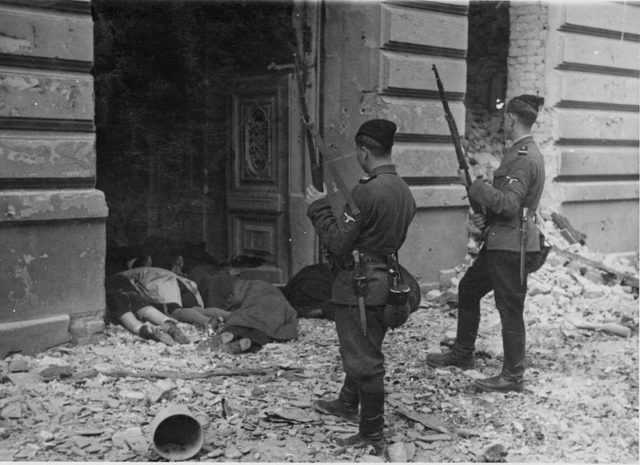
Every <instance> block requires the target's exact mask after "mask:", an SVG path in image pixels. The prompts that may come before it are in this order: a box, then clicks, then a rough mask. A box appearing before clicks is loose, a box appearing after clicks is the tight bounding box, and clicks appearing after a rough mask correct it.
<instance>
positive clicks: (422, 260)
mask: <svg viewBox="0 0 640 465" xmlns="http://www.w3.org/2000/svg"><path fill="white" fill-rule="evenodd" d="M498 4H500V5H502V6H501V7H505V4H506V6H507V7H508V8H509V31H510V32H509V34H510V40H509V46H508V53H507V63H506V65H505V70H504V71H505V76H504V80H505V85H506V89H505V95H504V97H506V99H509V98H510V97H513V96H515V95H517V94H521V93H533V94H536V93H538V94H540V95H543V96H544V97H545V102H546V103H545V108H544V110H543V112H542V114H541V117H540V121H539V124H538V125H537V126H536V128H535V134H534V137H535V138H536V139H537V141H538V142H539V144H540V146H541V148H542V151H543V152H544V154H545V158H546V161H547V167H548V173H549V176H548V184H547V186H546V192H545V197H544V200H543V201H544V204H545V206H547V207H548V208H551V209H553V210H555V211H558V212H560V213H562V214H563V215H565V216H567V217H568V218H569V219H570V220H571V222H572V223H573V224H574V225H575V226H576V227H577V228H578V229H581V230H583V231H584V232H586V233H587V235H588V244H589V246H590V247H591V248H593V249H594V250H599V251H603V252H624V251H637V250H638V172H639V169H638V159H639V148H638V141H639V139H640V137H639V134H638V131H639V129H638V128H639V120H638V117H639V112H640V111H639V104H638V103H639V102H638V98H639V90H638V89H639V79H640V63H639V60H640V58H639V56H640V54H639V53H638V52H639V50H640V48H639V43H640V7H639V6H638V5H637V4H634V3H632V2H622V3H620V2H606V3H605V2H594V3H589V4H577V3H573V2H570V3H566V4H562V3H555V2H552V3H544V2H526V3H524V2H522V3H521V2H513V3H510V4H509V3H506V2H497V3H496V5H498ZM291 11H292V17H291V20H292V23H293V26H294V29H295V31H296V32H297V34H298V35H299V41H298V43H299V44H300V46H301V49H300V50H299V52H300V54H301V56H302V57H303V60H304V62H305V64H306V65H307V66H308V69H309V73H308V75H307V81H306V84H307V87H306V90H305V94H306V97H307V100H308V103H309V107H310V110H311V113H312V117H313V118H314V120H315V121H316V122H317V123H318V127H319V129H320V131H321V133H322V135H323V136H324V138H325V140H326V141H327V143H328V144H329V145H330V146H331V147H333V148H334V149H335V152H336V158H335V163H336V164H337V165H338V168H339V171H340V172H342V173H343V174H344V176H345V180H346V182H347V184H349V183H354V182H356V180H357V179H358V177H359V176H360V175H361V173H360V170H359V167H358V166H357V164H356V162H355V160H354V157H350V156H349V154H350V153H351V152H352V149H353V132H354V131H355V129H356V128H357V127H358V126H359V124H360V123H362V122H363V121H365V120H366V119H369V118H374V117H382V118H390V119H393V120H394V121H396V122H397V123H398V127H399V131H398V135H397V138H396V141H397V142H396V144H395V148H394V159H395V162H396V163H397V165H398V167H399V171H400V174H401V175H402V176H403V177H405V179H407V181H408V182H409V184H410V186H411V189H412V192H413V194H414V196H415V198H416V201H417V204H418V207H419V211H418V214H417V217H416V220H415V222H414V224H413V225H412V228H411V230H410V232H409V236H408V238H407V241H406V243H405V246H404V247H403V249H402V250H401V251H400V260H401V262H403V264H405V266H406V267H407V268H408V269H409V270H411V271H412V272H413V273H414V274H416V275H417V276H418V277H419V278H420V279H421V281H422V282H423V283H429V282H432V281H436V280H437V276H438V272H439V270H441V269H446V268H451V267H453V266H455V265H456V264H458V263H460V261H461V260H462V258H463V256H464V255H465V252H466V229H465V224H464V223H465V216H466V213H467V209H468V204H467V200H466V199H465V198H464V189H463V188H462V187H460V186H459V185H456V184H455V180H456V170H457V163H456V159H455V154H454V150H453V147H452V145H451V141H450V135H449V129H448V125H447V123H446V120H445V117H444V114H443V111H442V105H441V102H440V100H439V96H438V93H437V87H436V82H435V79H434V74H433V71H432V66H433V65H436V66H437V68H438V70H439V73H440V76H441V77H442V79H443V82H444V84H445V89H446V92H447V97H448V100H449V105H450V107H451V109H452V112H453V114H454V116H455V118H456V121H457V123H458V129H459V132H460V134H461V135H464V134H465V129H466V125H465V113H466V109H465V104H464V101H465V95H466V94H467V93H468V88H467V82H468V79H467V70H468V66H467V61H466V60H467V50H468V43H469V40H473V37H471V38H470V37H469V28H468V11H469V10H468V5H467V4H465V3H460V2H451V3H448V2H431V1H401V0H399V1H388V2H379V3H377V2H371V3H361V2H329V1H327V2H312V1H308V2H304V1H297V0H296V1H294V2H292V3H291ZM94 20H95V18H93V17H92V15H91V4H90V2H89V0H58V1H56V2H42V1H37V0H0V66H1V70H0V98H1V99H2V101H1V103H2V104H1V105H0V148H1V150H0V177H2V184H0V236H1V237H2V243H3V247H2V249H1V251H0V254H1V256H0V263H2V265H0V266H1V268H2V274H1V275H0V340H1V341H2V343H1V344H0V356H1V355H6V354H7V353H11V352H13V351H25V352H37V351H40V350H42V349H44V348H46V347H49V346H52V345H55V344H59V343H62V342H65V341H67V340H74V341H77V342H82V341H84V340H88V339H90V338H91V336H92V335H94V334H97V333H99V332H100V331H101V330H102V328H103V326H104V322H103V321H104V312H105V296H104V288H103V280H104V275H105V255H106V243H107V238H106V226H105V224H106V219H107V216H108V215H109V209H108V208H107V205H109V207H110V208H111V207H113V208H116V209H117V204H116V203H113V204H110V199H109V198H106V199H105V196H104V194H103V193H102V191H100V190H97V189H96V187H95V186H96V176H98V177H99V176H100V174H99V173H98V174H96V153H97V156H98V157H100V156H101V155H100V144H99V143H98V147H97V148H96V137H95V132H96V128H95V125H94V113H95V105H96V101H95V97H94V87H93V86H94V80H93V76H92V74H91V71H92V63H93V61H94V47H93V45H94V44H93V27H94ZM190 33H191V34H193V31H190ZM205 43H207V42H205ZM212 46H215V44H212ZM265 53H266V52H265ZM273 69H277V70H278V72H277V73H272V74H271V75H269V76H246V79H239V80H237V82H236V81H234V85H236V89H235V90H233V91H230V92H229V95H230V100H229V106H228V111H229V114H228V115H227V114H226V113H223V112H222V109H224V108H227V107H225V106H216V109H215V111H211V112H210V113H208V114H210V115H214V116H215V117H216V118H217V119H219V120H220V121H224V122H228V123H229V124H231V126H232V127H230V128H226V127H225V128H224V131H219V132H220V133H225V134H227V133H228V134H229V140H228V141H224V143H223V144H222V146H224V147H231V148H232V150H231V151H230V153H231V155H230V156H229V160H227V161H226V162H225V163H227V165H226V167H225V173H226V179H225V178H224V177H223V178H215V179H213V180H212V181H211V184H210V185H209V187H208V188H206V189H204V191H205V193H204V195H205V197H206V196H207V195H208V196H209V197H210V196H211V192H215V198H214V199H210V201H209V200H206V198H205V200H198V201H197V202H195V203H193V202H192V205H196V207H194V208H193V209H192V210H193V211H196V213H197V215H200V216H197V215H196V217H195V220H194V221H190V222H189V225H190V226H189V228H190V229H189V230H188V231H184V233H185V235H189V237H191V236H197V237H201V238H202V240H203V242H205V243H206V246H207V248H208V250H210V251H214V249H216V247H219V246H220V244H225V248H224V250H219V249H218V250H216V252H217V253H220V254H221V255H224V254H227V255H228V254H230V253H243V252H246V251H256V252H259V253H262V254H263V256H265V257H267V263H266V264H265V265H264V266H263V267H262V268H260V269H257V270H254V272H255V273H257V274H255V276H256V277H264V278H265V279H269V280H270V281H272V282H274V283H282V282H285V281H286V280H287V279H288V278H289V277H291V276H292V274H293V273H295V272H296V271H297V270H299V269H300V268H301V267H303V266H305V265H308V264H311V263H313V262H315V261H317V260H319V259H320V253H319V249H318V247H317V243H316V242H315V240H314V238H313V231H312V229H311V226H310V224H309V223H308V221H307V220H306V218H305V216H304V209H305V204H304V187H305V185H306V184H307V183H309V182H310V172H309V166H308V161H307V160H308V158H307V157H306V154H305V151H306V150H307V148H306V145H305V143H304V136H303V130H302V125H301V124H300V113H299V109H298V107H297V102H298V100H297V95H296V92H297V91H296V87H295V80H294V79H293V75H292V74H291V73H290V71H287V69H289V70H290V69H291V66H290V64H287V63H275V64H274V67H273ZM265 72H266V71H265ZM499 81H500V78H499V76H498V78H497V81H496V82H497V83H499ZM203 86H204V87H205V88H207V89H209V88H210V87H207V86H210V84H203ZM227 87H229V88H231V86H227ZM498 88H499V86H497V87H496V88H495V89H498ZM495 89H494V90H495ZM207 95H208V96H207V97H206V98H205V99H204V100H206V99H210V94H207ZM491 95H492V98H493V97H495V95H498V94H495V93H492V94H491ZM217 103H218V101H216V104H217ZM225 111H226V110H225ZM227 116H228V117H227ZM247 122H249V123H252V126H250V127H245V126H243V125H246V123H247ZM227 129H228V131H227ZM206 130H207V129H205V131H206ZM211 130H212V131H215V130H216V128H215V127H212V128H211ZM256 131H257V133H258V136H261V137H262V136H264V137H262V138H261V137H257V138H256V139H252V137H254V136H255V134H256ZM260 131H266V132H263V133H260ZM245 136H246V137H245ZM263 140H268V141H269V142H268V143H267V144H264V145H263V146H261V145H260V143H261V141H263ZM205 147H206V145H205ZM260 147H263V148H264V149H265V153H260V154H258V156H257V157H256V158H252V156H255V155H256V149H257V148H260ZM245 149H246V150H247V151H246V152H243V150H245ZM205 150H206V148H205ZM102 156H106V155H102ZM204 156H205V158H206V157H208V156H209V155H208V154H205V155H204ZM218 161H219V160H218ZM205 165H206V161H205ZM325 175H326V179H327V180H328V181H330V180H331V178H330V175H329V174H328V173H325ZM206 176H210V173H209V174H207V175H204V176H202V178H206ZM194 179H200V178H199V177H195V178H194ZM201 187H202V186H195V187H194V191H197V190H198V189H199V188H201ZM205 187H206V186H205ZM156 194H157V193H156ZM149 198H153V196H151V195H150V196H149ZM332 200H333V202H334V204H335V206H336V207H338V206H339V204H340V203H341V202H342V200H341V198H340V196H339V195H337V194H336V195H332ZM207 202H209V203H215V204H216V205H218V206H220V205H222V206H223V207H224V208H222V209H220V208H219V209H218V210H217V211H216V215H217V216H215V218H216V221H215V224H214V223H213V222H211V220H210V218H211V216H210V215H209V216H208V215H207V211H206V208H207ZM157 217H158V215H155V218H156V220H157ZM220 218H223V219H225V221H227V223H228V224H227V225H225V226H224V227H221V226H220V225H221V224H222V223H221V220H220ZM193 225H202V229H201V230H195V229H193V228H194V226H193ZM147 226H148V228H147V229H149V228H150V226H149V225H147ZM198 227H200V226H198ZM151 229H152V228H151ZM174 233H175V231H174ZM178 234H180V231H178ZM227 244H228V245H227Z"/></svg>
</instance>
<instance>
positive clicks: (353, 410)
mask: <svg viewBox="0 0 640 465" xmlns="http://www.w3.org/2000/svg"><path fill="white" fill-rule="evenodd" d="M359 403H360V395H359V392H358V382H357V380H356V379H355V378H354V377H352V376H349V375H346V376H345V378H344V384H343V385H342V389H340V394H339V395H338V398H337V399H334V400H317V401H315V402H314V403H313V408H315V409H316V410H317V411H318V412H320V413H325V414H327V415H335V416H338V417H342V418H344V419H345V420H347V421H349V422H351V423H356V422H357V421H358V404H359Z"/></svg>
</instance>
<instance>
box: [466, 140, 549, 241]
mask: <svg viewBox="0 0 640 465" xmlns="http://www.w3.org/2000/svg"><path fill="white" fill-rule="evenodd" d="M544 179H545V172H544V158H543V156H542V154H541V153H540V150H539V149H538V147H537V146H536V144H535V142H534V141H533V137H532V136H530V135H529V136H525V137H523V138H521V139H519V140H517V141H516V142H515V143H514V144H513V145H512V146H511V147H510V148H509V149H508V150H507V151H506V152H505V154H504V156H503V158H502V162H501V163H500V166H499V167H498V169H497V170H496V171H495V173H494V175H493V185H491V184H488V183H486V182H484V181H482V180H480V179H477V180H476V181H474V182H473V184H472V185H471V187H470V188H469V197H470V198H471V199H472V200H474V201H476V202H477V203H479V204H480V205H482V206H483V207H486V209H487V225H488V226H487V231H486V242H485V243H486V248H487V250H509V251H514V252H518V251H519V250H520V212H521V209H522V208H523V207H528V208H529V214H528V217H529V222H528V229H527V231H528V232H527V248H526V250H527V252H537V251H539V250H540V238H539V235H538V233H537V230H536V225H535V212H536V210H537V208H538V204H539V203H540V196H541V195H542V189H543V187H544Z"/></svg>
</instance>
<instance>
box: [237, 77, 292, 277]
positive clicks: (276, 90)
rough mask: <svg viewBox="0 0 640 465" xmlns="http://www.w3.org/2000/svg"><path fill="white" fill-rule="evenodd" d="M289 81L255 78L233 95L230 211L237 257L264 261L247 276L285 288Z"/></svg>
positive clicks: (288, 254)
mask: <svg viewBox="0 0 640 465" xmlns="http://www.w3.org/2000/svg"><path fill="white" fill-rule="evenodd" d="M288 95H289V79H288V77H287V76H266V77H253V78H247V79H244V80H242V81H241V82H239V83H238V86H237V88H236V91H235V92H234V94H233V96H232V125H233V156H232V157H231V158H232V159H231V160H230V161H229V164H228V169H229V172H228V176H227V179H228V181H227V212H228V215H229V216H228V219H229V222H228V228H229V246H230V249H231V250H230V255H231V256H232V257H239V256H248V257H255V258H259V259H261V260H264V262H263V263H262V264H261V265H260V266H258V267H247V268H245V269H244V270H243V274H242V276H243V277H245V278H247V279H263V280H265V281H268V282H271V283H274V284H284V283H286V281H287V280H288V279H289V277H290V276H289V272H290V257H291V251H290V242H291V241H290V240H289V238H290V231H289V205H288V204H289V202H288V195H289V193H288V168H289V164H288V158H289V148H288V128H289V121H288V113H289V112H288Z"/></svg>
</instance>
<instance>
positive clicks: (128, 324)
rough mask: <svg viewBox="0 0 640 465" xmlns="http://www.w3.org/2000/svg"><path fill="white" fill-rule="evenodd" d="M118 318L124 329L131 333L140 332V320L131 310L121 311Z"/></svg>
mask: <svg viewBox="0 0 640 465" xmlns="http://www.w3.org/2000/svg"><path fill="white" fill-rule="evenodd" d="M118 320H119V321H120V323H121V324H122V326H124V327H125V328H126V329H128V330H129V331H131V332H132V333H133V334H140V328H141V327H142V324H143V323H142V321H140V320H138V319H137V318H136V316H135V315H134V314H133V312H126V313H123V314H122V315H120V316H119V317H118Z"/></svg>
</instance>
